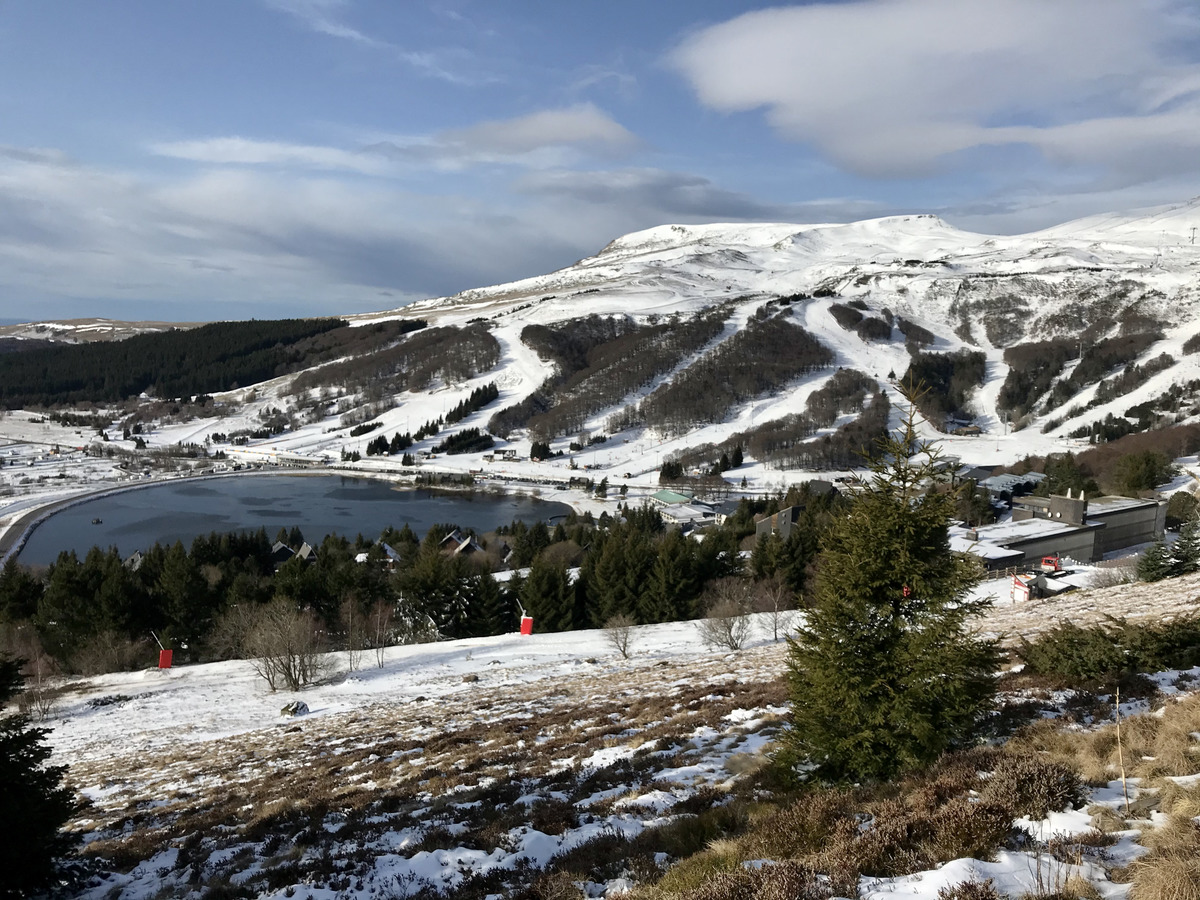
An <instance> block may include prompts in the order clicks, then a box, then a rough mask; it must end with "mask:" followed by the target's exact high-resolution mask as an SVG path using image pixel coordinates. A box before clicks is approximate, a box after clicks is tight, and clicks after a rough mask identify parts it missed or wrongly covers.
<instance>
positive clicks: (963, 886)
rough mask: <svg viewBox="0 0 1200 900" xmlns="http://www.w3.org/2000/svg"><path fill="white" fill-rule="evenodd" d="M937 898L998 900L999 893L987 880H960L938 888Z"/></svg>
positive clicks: (940, 899) (941, 899)
mask: <svg viewBox="0 0 1200 900" xmlns="http://www.w3.org/2000/svg"><path fill="white" fill-rule="evenodd" d="M938 900H1000V893H999V892H998V891H997V890H996V886H995V885H994V884H993V883H992V879H990V878H989V879H988V880H987V881H960V882H959V883H958V884H953V885H950V886H948V887H944V888H939V889H938Z"/></svg>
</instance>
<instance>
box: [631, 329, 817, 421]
mask: <svg viewBox="0 0 1200 900" xmlns="http://www.w3.org/2000/svg"><path fill="white" fill-rule="evenodd" d="M790 312H791V310H790V309H788V308H785V309H784V310H783V311H782V312H780V313H778V314H775V315H770V316H768V317H766V318H763V319H757V320H752V321H751V322H749V323H748V324H747V325H746V327H745V328H744V329H742V330H741V331H739V332H738V333H737V334H735V335H734V336H733V337H731V338H729V339H728V340H726V341H723V342H722V343H721V344H719V345H718V346H717V347H715V348H714V349H713V350H711V351H710V352H708V353H706V354H705V355H704V356H702V357H701V358H700V359H698V360H697V361H696V362H694V363H693V364H692V365H690V366H688V367H687V368H686V369H684V370H683V371H682V372H680V373H679V374H678V375H677V376H676V377H675V378H674V379H672V380H671V381H670V382H668V383H666V384H664V385H662V386H661V387H659V388H658V389H656V390H655V391H654V392H653V393H652V394H650V396H649V397H647V398H646V399H645V400H644V401H642V403H641V405H640V407H639V417H640V419H641V420H642V421H643V422H644V423H645V424H646V425H648V426H650V427H651V428H655V429H657V430H658V431H660V432H662V433H664V434H681V433H683V432H686V431H688V430H690V429H691V428H693V427H695V426H697V425H702V424H712V423H716V422H721V421H723V420H724V419H725V416H726V415H727V414H728V412H729V410H730V409H731V408H732V407H733V406H734V405H735V404H737V403H742V402H745V401H747V400H750V399H752V398H754V397H757V396H759V395H761V394H764V393H767V392H769V391H773V390H778V389H779V388H781V387H783V386H784V385H785V384H787V383H788V382H789V381H792V380H793V379H795V378H798V377H800V376H801V375H805V374H809V373H812V372H815V371H818V370H820V369H823V368H826V367H827V366H829V365H831V364H832V363H833V353H832V352H831V351H830V350H829V349H828V348H827V347H825V346H824V345H823V344H821V342H820V341H818V340H817V339H816V338H815V337H813V336H812V335H811V334H809V333H808V332H807V331H805V330H804V329H803V328H802V327H800V326H799V325H797V324H795V323H794V322H793V321H790V317H789V315H788V314H789V313H790Z"/></svg>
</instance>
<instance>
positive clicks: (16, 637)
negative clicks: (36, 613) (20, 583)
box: [0, 623, 62, 721]
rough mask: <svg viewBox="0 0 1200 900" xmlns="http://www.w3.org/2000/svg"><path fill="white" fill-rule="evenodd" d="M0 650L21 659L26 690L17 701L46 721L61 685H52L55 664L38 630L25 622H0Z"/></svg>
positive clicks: (23, 707)
mask: <svg viewBox="0 0 1200 900" xmlns="http://www.w3.org/2000/svg"><path fill="white" fill-rule="evenodd" d="M0 653H2V654H5V655H7V656H11V657H15V658H16V659H20V660H23V661H24V663H23V665H22V666H21V674H22V675H24V676H25V690H24V691H23V692H22V693H21V695H20V696H19V697H18V698H17V702H18V704H19V705H20V707H21V711H22V712H23V713H30V714H32V715H34V716H36V717H37V718H38V719H40V720H42V721H45V720H46V719H47V718H49V717H50V714H51V713H52V712H53V711H54V707H55V705H56V704H57V702H58V698H59V697H61V696H62V689H61V688H59V687H55V686H52V685H51V682H50V679H51V677H52V676H54V675H57V674H58V665H57V663H55V661H54V657H52V656H50V654H48V653H47V652H46V651H45V649H44V648H43V647H42V641H41V639H40V638H39V637H38V633H37V631H36V630H35V629H34V628H33V626H32V625H28V624H19V625H18V624H13V623H4V625H3V626H0Z"/></svg>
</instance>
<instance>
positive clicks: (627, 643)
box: [604, 613, 634, 659]
mask: <svg viewBox="0 0 1200 900" xmlns="http://www.w3.org/2000/svg"><path fill="white" fill-rule="evenodd" d="M633 626H634V621H633V619H631V618H630V617H629V616H627V615H625V614H624V613H619V614H618V615H615V616H612V617H611V618H610V619H609V620H608V621H607V622H605V623H604V640H605V641H607V642H608V645H609V646H610V647H612V648H613V649H614V650H616V651H617V652H618V653H620V654H621V659H629V653H630V651H631V649H632V647H633Z"/></svg>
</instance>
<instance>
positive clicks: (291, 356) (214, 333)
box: [0, 319, 419, 408]
mask: <svg viewBox="0 0 1200 900" xmlns="http://www.w3.org/2000/svg"><path fill="white" fill-rule="evenodd" d="M414 324H415V323H408V325H409V327H413V326H414ZM416 327H419V326H416ZM397 331H398V326H388V327H387V328H386V329H384V333H396V332H397ZM331 333H332V334H331ZM379 333H380V332H379V331H378V330H376V331H374V332H373V331H371V330H370V329H350V328H348V327H347V326H346V323H345V322H344V321H341V320H339V319H279V320H274V321H257V320H254V321H249V322H214V323H213V324H211V325H204V326H202V327H200V328H193V329H188V330H186V331H165V332H159V333H156V334H140V335H135V336H133V337H131V338H128V339H126V340H123V341H111V342H99V343H91V344H75V345H70V346H55V347H51V348H46V349H40V350H31V351H29V352H26V353H5V354H0V404H3V405H5V406H7V407H9V408H15V407H22V406H46V405H53V404H63V403H82V402H93V403H103V402H110V403H111V402H117V401H121V400H125V399H127V398H130V397H136V396H137V395H138V394H140V393H142V392H146V393H149V394H151V395H153V396H157V397H179V396H191V395H193V394H208V393H213V392H215V391H226V390H229V389H231V388H234V387H239V386H247V385H251V384H255V383H257V382H260V381H266V380H267V379H269V378H274V377H276V376H277V375H284V374H287V373H289V372H293V371H295V370H296V369H297V368H300V367H302V366H307V365H311V364H312V355H313V354H318V353H320V352H323V351H326V352H327V351H328V350H330V349H331V348H342V347H344V346H350V345H352V344H353V343H354V342H355V341H357V340H359V339H366V340H373V339H375V338H376V337H377V336H378V335H379ZM338 352H342V351H341V349H339V350H338Z"/></svg>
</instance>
